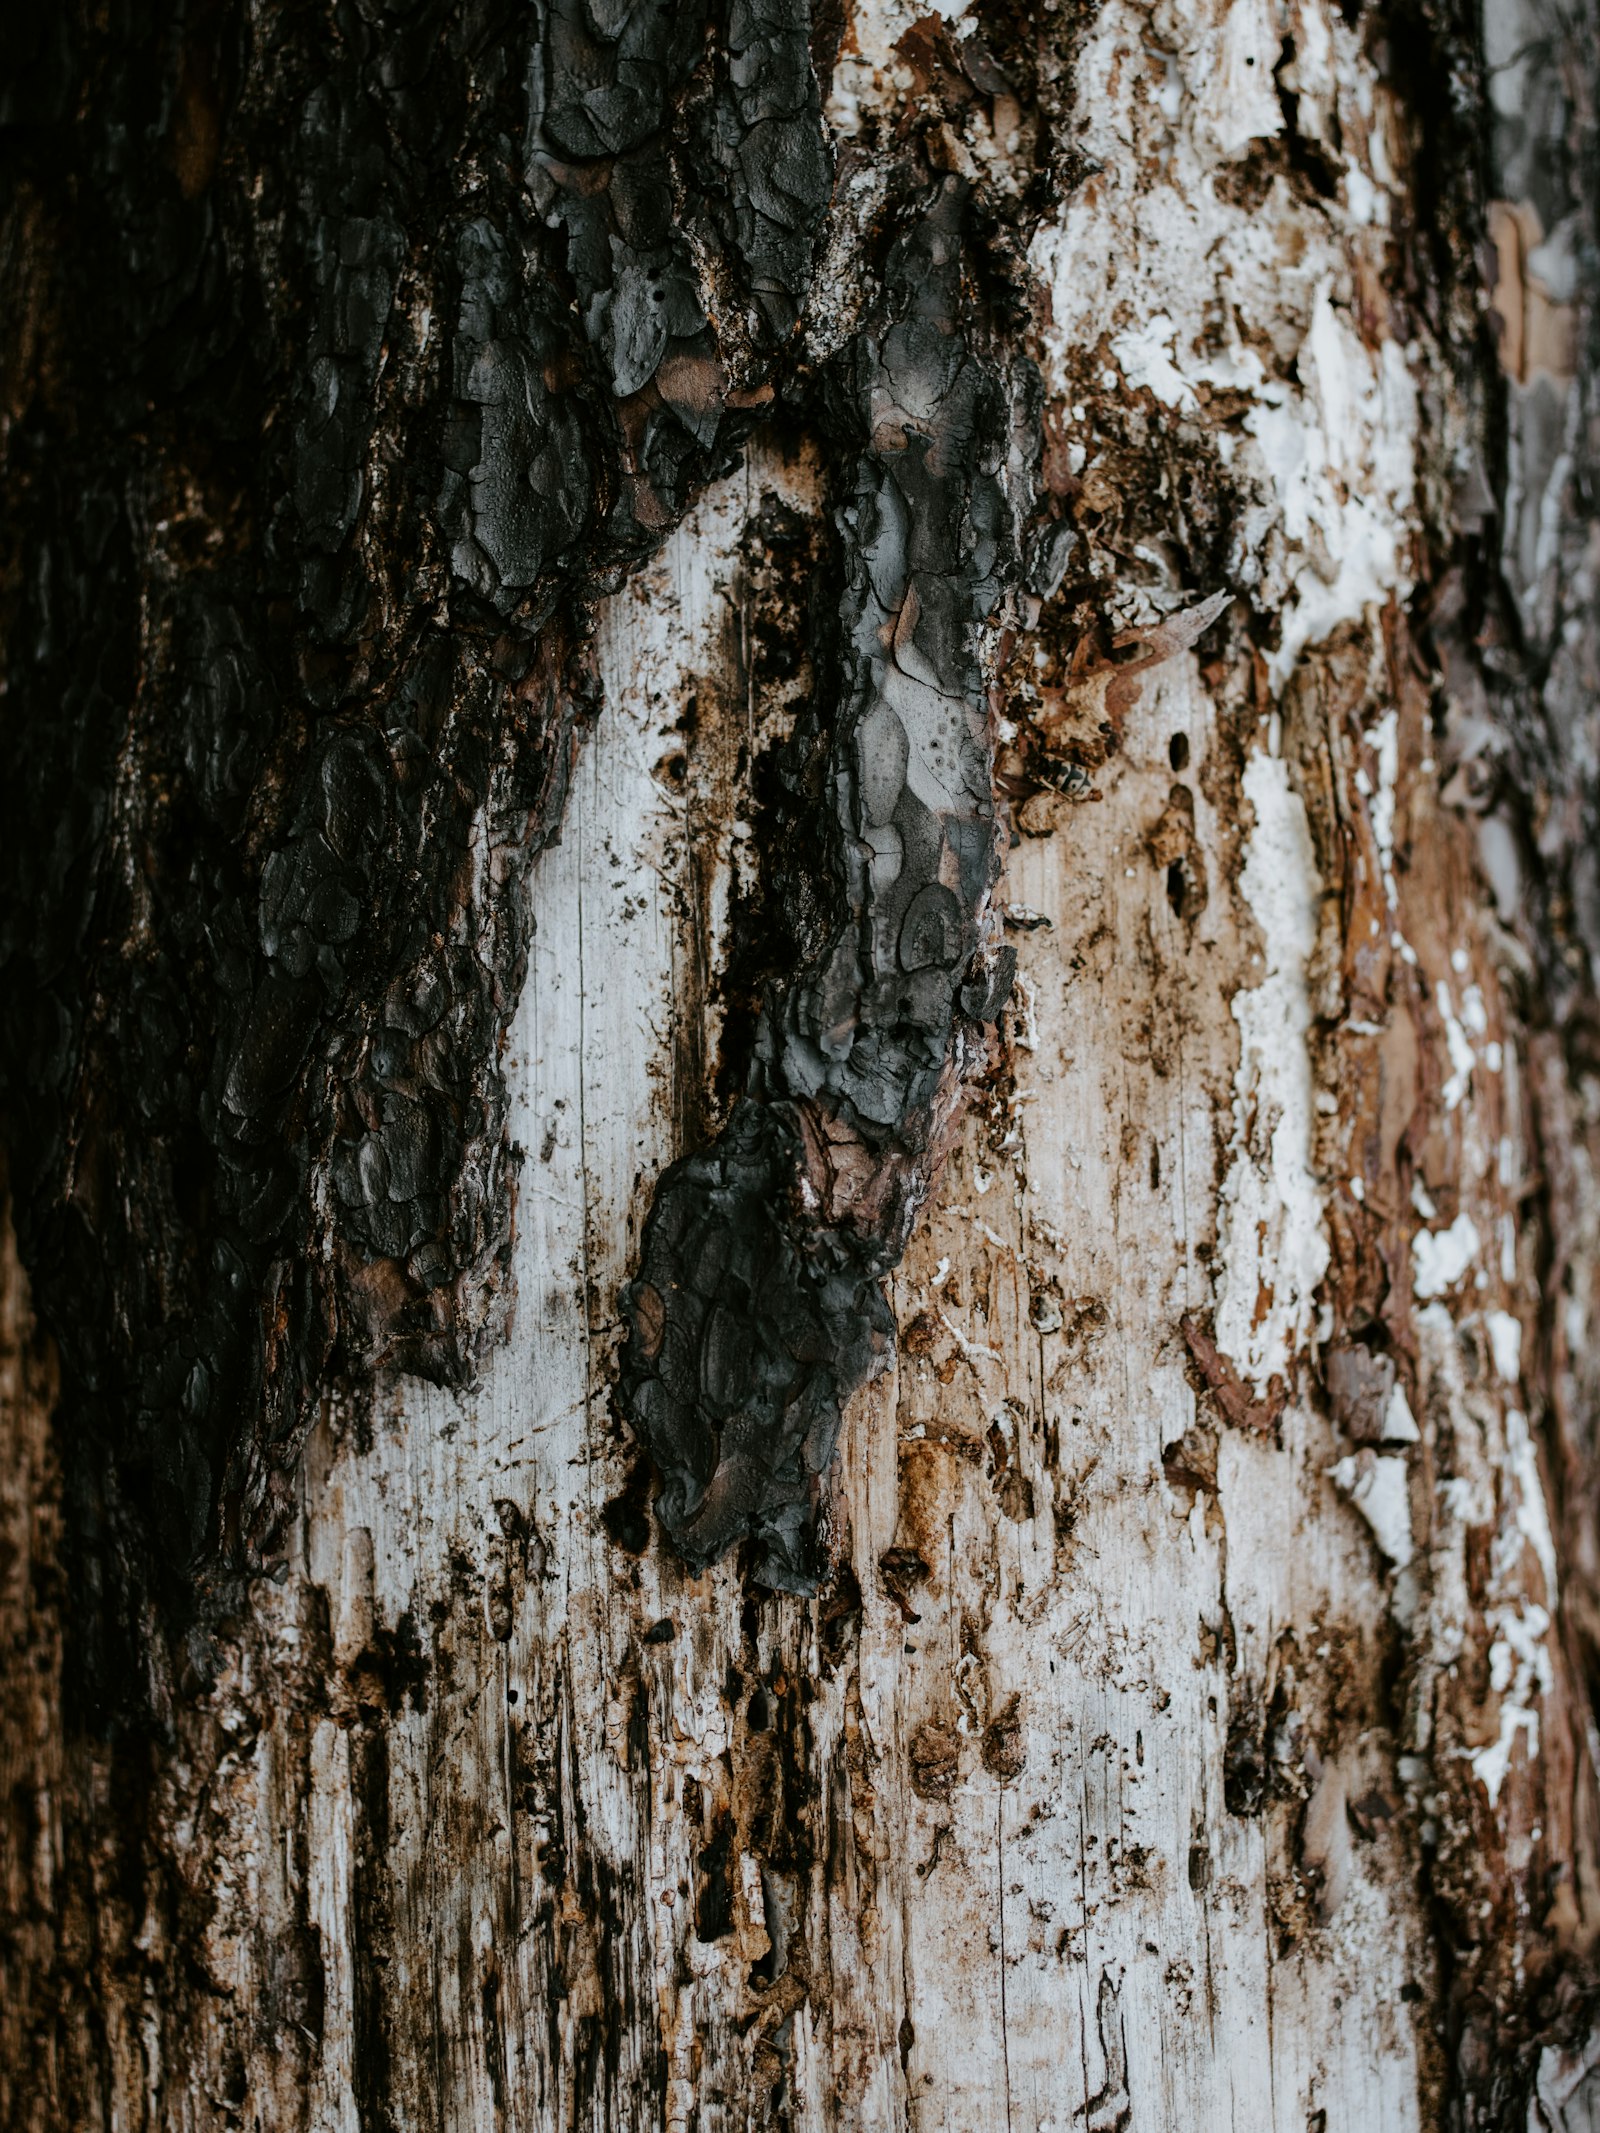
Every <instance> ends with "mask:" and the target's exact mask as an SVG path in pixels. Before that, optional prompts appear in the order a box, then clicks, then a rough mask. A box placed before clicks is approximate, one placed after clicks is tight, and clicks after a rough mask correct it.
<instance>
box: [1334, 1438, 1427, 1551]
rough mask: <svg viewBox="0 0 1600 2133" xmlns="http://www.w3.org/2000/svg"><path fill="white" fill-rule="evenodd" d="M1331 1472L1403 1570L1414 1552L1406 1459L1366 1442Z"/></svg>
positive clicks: (1378, 1541) (1377, 1539)
mask: <svg viewBox="0 0 1600 2133" xmlns="http://www.w3.org/2000/svg"><path fill="white" fill-rule="evenodd" d="M1415 1427H1416V1425H1415V1423H1413V1424H1412V1428H1413V1429H1415ZM1330 1472H1331V1475H1332V1478H1333V1482H1334V1486H1335V1487H1336V1488H1339V1489H1342V1490H1343V1491H1344V1493H1345V1495H1346V1496H1348V1497H1349V1499H1350V1501H1351V1502H1352V1503H1353V1504H1354V1505H1355V1507H1356V1509H1357V1510H1358V1511H1359V1512H1360V1513H1361V1515H1362V1517H1363V1518H1364V1519H1365V1520H1366V1522H1367V1524H1368V1525H1369V1526H1370V1527H1371V1528H1372V1537H1373V1539H1374V1540H1375V1541H1376V1542H1377V1544H1378V1546H1379V1548H1380V1549H1381V1550H1382V1552H1383V1554H1384V1555H1385V1556H1386V1557H1387V1558H1388V1560H1389V1561H1390V1562H1391V1563H1393V1565H1394V1567H1395V1568H1396V1570H1404V1569H1405V1567H1406V1565H1407V1563H1409V1562H1410V1560H1411V1557H1412V1554H1413V1553H1414V1550H1413V1546H1412V1540H1411V1497H1410V1485H1409V1482H1408V1480H1407V1476H1406V1462H1405V1460H1404V1459H1400V1458H1385V1457H1383V1455H1382V1454H1381V1453H1378V1452H1374V1451H1373V1450H1372V1449H1371V1448H1370V1446H1366V1445H1363V1447H1362V1448H1361V1450H1360V1451H1358V1452H1350V1453H1347V1454H1346V1456H1345V1457H1344V1458H1343V1459H1341V1460H1340V1461H1339V1462H1338V1464H1337V1465H1336V1466H1334V1467H1332V1468H1331V1469H1330Z"/></svg>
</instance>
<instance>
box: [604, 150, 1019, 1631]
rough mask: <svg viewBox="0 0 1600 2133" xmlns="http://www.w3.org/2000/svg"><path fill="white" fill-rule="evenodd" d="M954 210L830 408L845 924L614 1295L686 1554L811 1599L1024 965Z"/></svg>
mask: <svg viewBox="0 0 1600 2133" xmlns="http://www.w3.org/2000/svg"><path fill="white" fill-rule="evenodd" d="M965 194H966V188H965V186H964V185H963V184H962V183H961V182H960V181H959V180H954V179H952V180H947V181H946V182H945V183H944V184H943V185H942V186H940V187H939V188H938V190H937V192H936V194H935V196H934V198H933V201H932V203H931V204H930V205H929V206H928V207H927V209H926V210H925V212H923V213H922V214H920V215H919V216H918V217H917V219H916V220H915V221H914V222H913V223H912V224H911V226H910V227H909V228H908V229H907V230H906V231H905V232H904V233H903V234H902V235H901V236H900V237H899V238H898V239H897V241H896V242H895V244H894V246H893V248H892V250H891V252H890V255H889V259H888V262H887V266H886V270H885V273H884V277H883V288H882V293H881V296H880V298H879V301H878V303H877V305H876V307H875V309H874V313H873V315H872V317H871V319H870V320H869V322H868V323H867V324H866V326H865V327H864V328H863V330H862V331H861V332H860V333H859V334H858V335H857V336H856V337H855V338H854V339H853V340H852V342H851V343H850V345H849V347H848V349H847V350H846V351H845V353H844V355H843V357H842V359H841V360H840V362H839V363H838V365H837V367H836V371H835V374H834V376H833V377H832V378H831V379H830V381H829V391H828V394H827V397H826V401H825V406H826V409H827V418H826V419H827V422H828V430H829V436H830V441H831V442H833V443H835V444H837V445H838V446H839V447H840V450H839V452H838V454H837V455H836V456H837V457H839V458H842V459H844V463H845V464H846V465H849V464H851V457H847V456H846V454H850V455H851V456H852V457H853V469H854V470H853V475H852V477H851V479H850V480H849V482H848V485H847V486H846V487H845V489H844V493H843V494H842V496H841V497H840V499H839V501H838V505H837V509H836V513H835V517H836V522H837V527H838V532H839V538H840V542H841V546H842V550H843V569H842V580H843V583H842V588H841V597H840V601H839V603H838V606H837V608H836V609H835V610H834V612H833V617H832V628H833V631H834V632H836V635H835V637H834V641H833V642H831V643H830V644H827V645H825V646H823V647H821V648H820V650H821V655H822V656H821V657H820V658H819V662H818V664H819V669H820V671H822V672H823V673H825V674H826V675H827V677H828V696H829V706H828V715H827V719H826V726H827V730H828V733H829V742H828V749H827V756H826V766H825V769H824V771H823V775H822V778H821V780H820V784H821V799H822V805H821V812H822V823H823V827H824V830H825V839H826V841H825V844H824V847H823V864H822V866H821V867H820V868H819V869H818V870H817V872H818V874H819V875H820V878H821V879H822V880H823V881H825V882H826V883H828V884H829V886H830V887H831V889H832V891H833V895H832V909H831V910H829V911H828V913H827V917H826V920H825V922H820V923H819V924H818V925H817V928H816V931H817V936H818V937H817V939H816V942H815V947H814V951H813V953H812V955H811V956H810V958H809V959H808V961H807V962H806V964H805V966H804V967H803V968H802V969H801V970H800V971H798V972H797V973H795V974H794V976H793V977H792V979H791V980H790V981H789V982H787V983H785V984H781V985H776V986H774V987H773V988H772V989H771V991H770V992H769V995H768V998H767V1000H766V1002H765V1004H764V1007H763V1011H762V1014H761V1018H760V1023H759V1028H758V1031H757V1035H756V1041H755V1046H754V1054H755V1056H754V1059H753V1061H752V1065H751V1071H750V1080H749V1088H748V1092H747V1093H746V1094H745V1095H744V1096H743V1097H741V1099H740V1100H739V1102H738V1103H737V1104H736V1105H735V1107H734V1110H733V1113H732V1116H731V1118H730V1119H729V1122H728V1125H727V1127H726V1129H725V1131H724V1132H723V1133H722V1134H721V1135H720V1136H719V1137H718V1139H717V1140H716V1141H715V1142H714V1143H713V1145H712V1146H711V1147H710V1148H709V1149H707V1150H705V1151H704V1152H702V1153H698V1154H695V1155H692V1156H690V1157H688V1158H686V1159H685V1160H684V1161H683V1162H681V1163H679V1164H678V1165H676V1166H675V1167H674V1168H673V1169H672V1170H670V1171H669V1172H668V1173H667V1174H666V1176H665V1177H664V1178H663V1179H662V1181H661V1184H660V1186H659V1188H658V1190H657V1194H656V1199H655V1204H654V1207H653V1209H652V1212H651V1216H650V1220H649V1224H648V1227H647V1229H646V1232H645V1239H644V1255H643V1266H642V1269H641V1273H640V1278H639V1280H638V1281H637V1282H636V1283H635V1284H634V1286H633V1288H632V1290H631V1292H630V1294H629V1297H628V1299H627V1301H628V1309H629V1316H630V1322H631V1326H630V1336H629V1340H628V1345H627V1348H626V1350H625V1353H624V1359H623V1370H622V1385H621V1389H622V1400H623V1405H624V1407H625V1408H626V1410H627V1412H628V1414H629V1415H630V1417H631V1418H632V1420H633V1422H634V1425H635V1427H636V1428H637V1430H638V1432H639V1434H640V1436H641V1437H642V1438H643V1440H644V1442H645V1443H646V1445H647V1446H648V1447H649V1449H650V1451H651V1453H652V1455H653V1456H654V1458H655V1460H656V1462H657V1464H658V1465H659V1466H660V1468H661V1469H662V1472H663V1474H664V1476H665V1486H664V1487H663V1490H662V1493H661V1496H660V1498H659V1499H658V1503H657V1510H658V1513H659V1515H660V1518H661V1521H662V1524H663V1525H664V1527H665V1529H666V1531H667V1533H668V1534H669V1535H670V1536H671V1538H672V1540H673V1543H674V1545H675V1546H676V1547H677V1548H678V1549H679V1551H680V1552H681V1553H682V1554H683V1555H684V1556H685V1557H686V1558H687V1559H688V1560H689V1561H690V1562H691V1563H694V1564H697V1565H703V1564H705V1563H707V1562H710V1561H711V1560H713V1559H714V1558H715V1557H717V1556H719V1555H722V1554H723V1553H725V1552H726V1550H727V1549H728V1548H729V1547H731V1546H732V1545H733V1544H734V1543H735V1542H736V1541H739V1540H742V1539H745V1538H750V1539H752V1540H754V1542H755V1543H756V1552H755V1559H754V1568H755V1570H756V1573H757V1575H758V1576H759V1577H760V1578H761V1579H762V1580H763V1582H766V1583H769V1584H773V1585H776V1586H779V1587H785V1588H789V1589H793V1590H799V1591H808V1590H810V1589H812V1587H813V1585H814V1583H815V1580H816V1577H817V1574H818V1569H819V1565H818V1562H817V1560H816V1554H815V1542H814V1530H813V1524H814V1512H815V1503H816V1484H817V1479H818V1477H819V1476H820V1475H821V1474H822V1473H823V1472H824V1471H825V1470H826V1468H827V1465H828V1462H829V1460H830V1458H831V1456H832V1453H833V1447H834V1443H835V1440H836V1438H837V1435H838V1429H839V1420H840V1410H841V1406H842V1403H843V1401H844V1400H845V1398H846V1397H848V1395H849V1394H850V1393H851V1392H852V1391H853V1390H854V1389H855V1387H856V1386H857V1385H859V1384H860V1383H861V1381H862V1380H863V1379H864V1378H865V1376H866V1375H867V1372H868V1370H869V1369H870V1367H871V1365H872V1361H873V1359H874V1357H875V1356H876V1355H881V1354H882V1353H883V1352H884V1350H885V1349H886V1347H887V1344H888V1341H889V1338H890V1335H891V1332H892V1325H891V1320H890V1317H889V1312H888V1308H887V1305H886V1303H885V1301H884V1298H883V1294H882V1290H881V1287H880V1280H881V1277H882V1275H883V1274H884V1273H885V1272H887V1271H888V1269H889V1268H890V1267H892V1266H893V1264H894V1263H895V1261H896V1260H897V1259H898V1257H899V1256H900V1253H901V1251H902V1250H903V1249H904V1246H905V1242H906V1239H907V1236H908V1234H909V1230H910V1226H911V1223H912V1221H913V1220H914V1218H915V1213H916V1209H917V1206H918V1204H919V1202H920V1198H921V1195H922V1193H923V1191H924V1190H925V1189H926V1184H927V1181H928V1174H929V1168H930V1164H931V1161H932V1159H933V1157H934V1155H935V1153H936V1150H937V1143H938V1137H939V1131H940V1127H941V1125H942V1124H943V1123H944V1122H946V1121H947V1119H948V1115H949V1112H950V1110H951V1108H952V1104H953V1083H954V1080H955V1078H956V1076H957V1074H958V1072H959V1059H958V1052H959V1044H960V1038H961V1035H962V1033H963V1031H969V1032H970V1034H971V1035H972V1036H973V1037H974V1038H976V1036H977V1026H978V1025H981V1024H983V1023H984V1022H992V1021H993V1020H994V1017H995V1015H996V1013H997V1012H998V1009H999V1006H1000V1003H1001V1002H1002V1001H1003V999H1004V996H1005V994H1006V992H1007V991H1008V990H1009V988H1010V978H1011V970H1012V968H1013V967H1014V963H1015V958H1014V956H1013V955H1012V953H1011V951H1010V950H1008V949H1005V948H997V947H994V946H993V945H992V944H991V942H990V939H989V933H988V929H987V928H986V925H985V918H986V911H987V905H988V899H989V892H990V890H991V888H992V887H993V884H994V880H995V876H996V874H997V872H998V852H997V844H996V830H997V820H996V811H995V801H994V788H993V776H992V749H991V744H990V737H989V703H988V684H987V674H986V670H985V662H984V659H983V656H982V636H983V632H984V630H985V628H986V626H988V625H990V624H991V623H993V622H994V621H995V620H996V619H997V618H998V615H999V613H1000V611H1001V609H1002V606H1003V603H1004V601H1005V598H1006V595H1007V592H1008V590H1010V589H1011V587H1012V585H1013V582H1014V579H1015V574H1016V570H1017V564H1018V557H1019V553H1020V540H1019V526H1020V519H1021V515H1022V513H1023V511H1024V510H1025V509H1026V506H1027V502H1028V491H1029V485H1030V481H1031V474H1032V469H1033V465H1034V462H1035V461H1036V458H1037V452H1038V440H1037V436H1036V427H1037V422H1036V415H1037V410H1036V407H1035V405H1034V402H1035V400H1036V392H1035V391H1034V389H1033V383H1032V378H1031V373H1029V372H1027V371H1026V370H1025V369H1021V370H1019V371H1018V372H1017V373H1016V374H1015V375H1014V376H1008V375H1007V373H1006V371H1005V370H1004V369H1003V368H1002V367H1001V365H1000V363H999V361H998V360H997V359H996V358H995V357H994V356H993V354H991V353H987V352H985V351H984V350H983V349H982V347H981V345H980V341H979V338H978V335H977V333H976V331H975V329H974V322H973V320H972V318H971V316H970V312H971V306H970V303H969V302H968V300H967V299H966V298H965V297H964V291H963V283H964V279H965V278H966V277H965V276H964V272H963V269H964V264H965V262H964V257H963V240H964V223H965V220H966V216H965V208H966V200H965ZM809 739H810V735H809V734H806V735H804V736H803V737H802V742H801V746H800V749H799V750H797V754H799V755H800V756H802V757H803V756H804V755H805V754H806V753H807V752H808V750H807V748H806V742H808V741H809Z"/></svg>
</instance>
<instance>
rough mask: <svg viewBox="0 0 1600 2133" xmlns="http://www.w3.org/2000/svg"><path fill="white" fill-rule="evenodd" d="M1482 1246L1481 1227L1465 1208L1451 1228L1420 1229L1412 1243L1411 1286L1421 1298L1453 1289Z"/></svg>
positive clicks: (1442, 1293)
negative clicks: (1479, 1232)
mask: <svg viewBox="0 0 1600 2133" xmlns="http://www.w3.org/2000/svg"><path fill="white" fill-rule="evenodd" d="M1482 1247H1483V1239H1482V1238H1481V1237H1480V1236H1479V1235H1478V1225H1477V1223H1476V1222H1474V1221H1473V1219H1472V1217H1471V1215H1469V1214H1468V1213H1467V1212H1466V1210H1465V1208H1463V1209H1462V1211H1461V1213H1460V1214H1459V1215H1457V1216H1456V1218H1455V1220H1454V1221H1453V1222H1452V1223H1451V1225H1450V1227H1449V1228H1448V1229H1419V1230H1418V1231H1417V1234H1416V1235H1415V1236H1414V1237H1413V1238H1412V1240H1411V1286H1412V1288H1413V1289H1414V1290H1415V1291H1416V1294H1417V1296H1418V1297H1419V1298H1421V1299H1422V1300H1424V1301H1426V1300H1427V1299H1428V1298H1430V1297H1434V1296H1443V1295H1444V1293H1445V1291H1446V1290H1447V1289H1453V1288H1454V1287H1455V1285H1456V1283H1457V1282H1458V1281H1459V1280H1460V1279H1461V1277H1462V1276H1463V1275H1464V1274H1465V1273H1466V1271H1467V1269H1468V1267H1469V1266H1471V1264H1472V1262H1473V1260H1474V1259H1476V1258H1477V1256H1478V1253H1479V1252H1480V1250H1481V1249H1482Z"/></svg>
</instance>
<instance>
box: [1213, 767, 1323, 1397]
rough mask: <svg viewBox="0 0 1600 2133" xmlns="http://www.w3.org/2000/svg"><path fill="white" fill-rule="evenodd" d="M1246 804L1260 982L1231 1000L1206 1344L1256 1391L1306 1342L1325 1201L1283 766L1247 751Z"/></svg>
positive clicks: (1302, 845)
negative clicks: (1227, 1106) (1213, 1303)
mask: <svg viewBox="0 0 1600 2133" xmlns="http://www.w3.org/2000/svg"><path fill="white" fill-rule="evenodd" d="M1244 791H1245V797H1246V799H1247V800H1249V802H1250V804H1251V806H1252V807H1253V808H1254V809H1255V816H1256V820H1255V828H1254V829H1253V830H1252V832H1251V835H1250V842H1249V845H1248V847H1247V853H1246V858H1245V866H1244V873H1243V875H1242V876H1241V879H1240V888H1241V890H1242V891H1243V894H1244V898H1245V901H1246V902H1247V903H1248V905H1249V907H1250V911H1251V914H1252V916H1253V917H1254V919H1255V921H1256V924H1257V925H1258V926H1259V927H1260V929H1261V939H1262V952H1263V954H1264V957H1265V960H1266V966H1267V967H1266V976H1265V978H1264V979H1263V981H1262V982H1261V984H1260V985H1257V986H1255V987H1253V988H1251V989H1249V990H1246V991H1242V992H1240V993H1238V994H1236V995H1235V997H1234V1002H1233V1018H1234V1020H1235V1022H1237V1023H1238V1025H1239V1069H1238V1074H1237V1076H1236V1078H1235V1082H1234V1099H1233V1118H1234V1131H1233V1151H1232V1160H1231V1162H1230V1165H1229V1169H1228V1175H1227V1179H1226V1182H1225V1183H1224V1185H1223V1188H1222V1221H1221V1225H1220V1227H1221V1239H1220V1245H1221V1249H1220V1258H1221V1276H1220V1281H1219V1287H1218V1296H1217V1309H1216V1341H1217V1346H1218V1347H1219V1348H1220V1349H1222V1351H1223V1352H1224V1354H1226V1355H1228V1356H1230V1357H1231V1358H1232V1360H1233V1363H1234V1365H1235V1367H1236V1368H1237V1369H1238V1371H1239V1373H1240V1375H1241V1376H1242V1377H1245V1378H1248V1379H1249V1381H1250V1382H1251V1383H1252V1384H1253V1385H1254V1387H1255V1389H1256V1391H1257V1392H1258V1393H1259V1392H1265V1391H1266V1389H1267V1386H1268V1384H1269V1383H1270V1382H1271V1380H1272V1379H1273V1378H1274V1377H1281V1376H1284V1375H1286V1374H1287V1372H1288V1368H1289V1364H1290V1361H1291V1359H1292V1358H1293V1356H1294V1355H1295V1354H1296V1353H1297V1352H1298V1350H1299V1349H1300V1348H1301V1347H1302V1346H1303V1345H1304V1344H1305V1342H1306V1340H1307V1339H1308V1338H1309V1336H1310V1333H1311V1330H1312V1324H1313V1299H1314V1297H1315V1294H1316V1288H1317V1284H1318V1282H1319V1281H1321V1279H1322V1277H1323V1275H1324V1274H1325V1273H1326V1272H1327V1267H1328V1239H1327V1233H1326V1229H1325V1226H1324V1222H1323V1195H1322V1190H1321V1187H1320V1186H1319V1185H1318V1183H1317V1180H1316V1177H1315V1175H1314V1173H1313V1171H1312V1168H1311V1138H1312V1131H1313V1127H1314V1123H1315V1092H1314V1090H1313V1087H1312V1078H1311V1058H1310V1054H1309V1052H1308V1050H1307V1048H1306V1038H1307V1033H1308V1031H1309V1029H1310V1026H1311V996H1310V992H1309V990H1308V987H1307V983H1306V963H1307V959H1308V958H1309V956H1310V954H1311V950H1312V948H1313V947H1314V945H1315V943H1316V937H1317V901H1318V898H1319V896H1320V894H1321V891H1322V883H1321V880H1320V879H1319V877H1318V874H1317V862H1316V856H1315V854H1314V852H1313V851H1312V847H1311V832H1310V830H1309V828H1308V827H1307V824H1306V811H1305V806H1304V804H1303V802H1302V801H1301V799H1300V796H1299V794H1298V793H1297V792H1296V791H1295V790H1294V788H1293V786H1292V785H1291V784H1290V782H1289V770H1288V765H1287V764H1285V763H1284V762H1282V761H1281V760H1280V759H1279V758H1277V757H1276V756H1269V755H1257V756H1253V757H1252V758H1251V760H1250V763H1249V766H1248V767H1247V769H1246V771H1245V774H1244Z"/></svg>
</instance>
